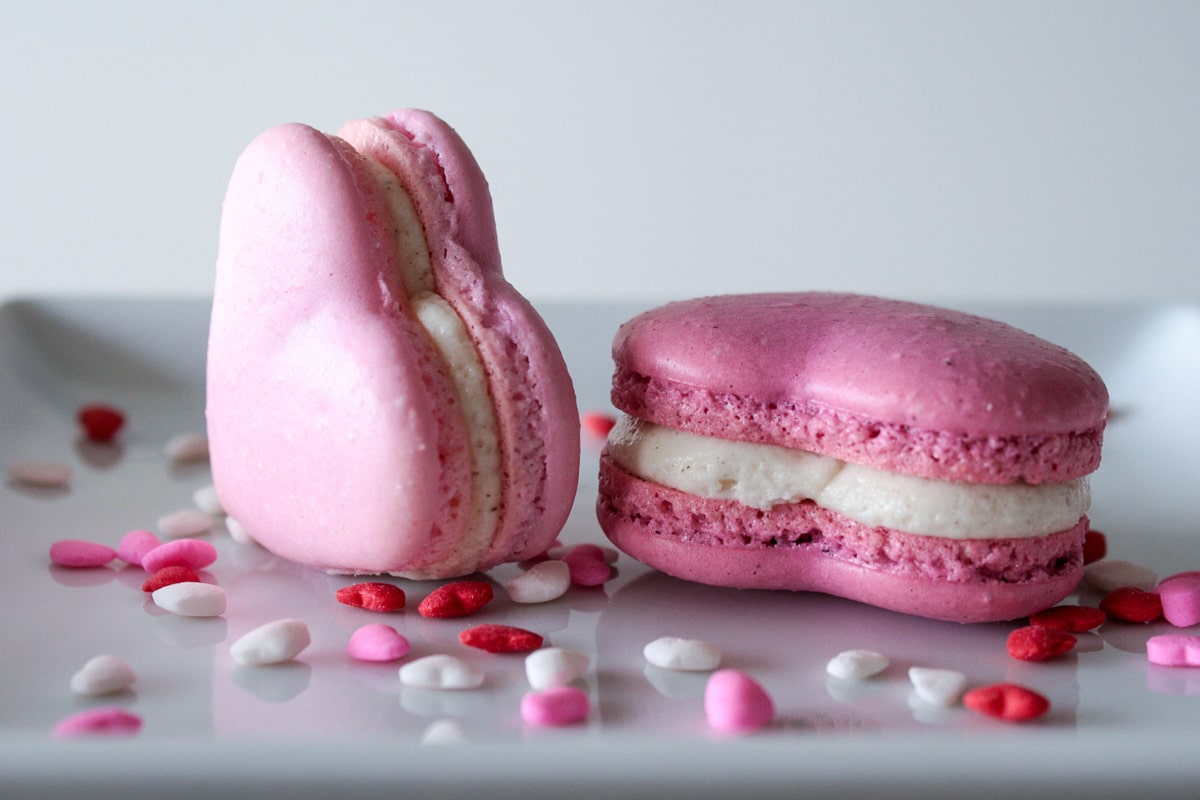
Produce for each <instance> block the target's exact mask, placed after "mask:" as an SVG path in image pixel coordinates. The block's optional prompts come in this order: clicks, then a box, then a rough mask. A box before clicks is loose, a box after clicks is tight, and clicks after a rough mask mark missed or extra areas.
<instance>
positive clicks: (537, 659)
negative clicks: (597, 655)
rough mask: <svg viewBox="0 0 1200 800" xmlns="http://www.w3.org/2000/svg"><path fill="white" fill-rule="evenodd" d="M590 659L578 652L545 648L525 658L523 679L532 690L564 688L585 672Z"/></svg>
mask: <svg viewBox="0 0 1200 800" xmlns="http://www.w3.org/2000/svg"><path fill="white" fill-rule="evenodd" d="M590 663H591V659H589V658H588V657H587V656H586V655H585V654H583V653H581V652H579V651H578V650H570V649H568V648H565V647H545V648H542V649H540V650H535V651H533V652H532V653H530V654H529V655H528V656H526V657H525V677H526V678H527V679H528V680H529V685H530V686H532V687H533V688H534V689H538V690H541V689H549V688H550V687H551V686H566V685H567V684H568V683H570V682H571V681H573V680H575V679H576V678H578V677H580V676H581V675H583V674H584V673H585V672H587V670H588V667H589V666H590Z"/></svg>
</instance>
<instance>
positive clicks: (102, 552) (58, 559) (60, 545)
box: [50, 539, 117, 569]
mask: <svg viewBox="0 0 1200 800" xmlns="http://www.w3.org/2000/svg"><path fill="white" fill-rule="evenodd" d="M116 557H117V551H116V550H113V549H112V548H111V547H109V546H108V545H106V544H99V543H97V542H85V541H83V540H81V539H63V540H61V541H57V542H55V543H54V544H52V545H50V560H51V561H52V562H54V563H55V564H57V565H58V566H60V567H71V568H73V569H86V568H88V567H103V566H104V565H105V564H107V563H108V562H110V561H112V560H113V559H114V558H116Z"/></svg>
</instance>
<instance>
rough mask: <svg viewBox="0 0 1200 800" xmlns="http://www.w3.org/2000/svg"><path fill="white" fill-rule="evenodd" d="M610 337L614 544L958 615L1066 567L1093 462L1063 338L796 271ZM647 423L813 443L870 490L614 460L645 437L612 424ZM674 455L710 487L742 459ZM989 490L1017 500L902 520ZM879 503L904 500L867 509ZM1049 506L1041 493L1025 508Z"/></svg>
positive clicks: (1080, 526) (606, 511)
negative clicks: (783, 281)
mask: <svg viewBox="0 0 1200 800" xmlns="http://www.w3.org/2000/svg"><path fill="white" fill-rule="evenodd" d="M613 358H614V361H615V363H616V371H615V374H614V378H613V391H612V398H613V403H614V405H615V406H616V407H617V408H619V409H621V410H622V411H623V412H625V414H626V421H623V422H622V423H621V424H619V425H618V426H617V428H616V429H615V431H614V433H613V435H612V436H613V438H610V440H609V443H608V445H607V446H606V449H605V452H604V454H603V455H602V459H601V472H600V494H599V500H598V504H597V512H598V516H599V520H600V523H601V526H602V527H603V528H604V530H605V532H606V533H607V535H608V536H609V538H610V539H612V541H613V542H614V543H615V544H616V545H617V546H618V547H619V548H621V549H622V550H624V551H625V552H626V553H628V554H630V555H632V556H633V557H635V558H638V559H640V560H642V561H644V562H646V563H648V564H650V565H652V566H654V567H656V568H658V569H660V570H662V571H664V572H667V573H670V574H672V575H676V576H678V577H682V578H688V579H692V580H696V581H700V582H704V583H711V584H716V585H722V586H734V587H739V588H766V589H790V590H812V591H820V592H826V593H830V594H834V595H838V596H842V597H846V598H850V599H854V600H859V601H862V602H866V603H870V604H873V605H877V606H881V607H884V608H889V609H893V610H896V611H902V612H906V613H911V614H917V615H920V616H927V617H933V618H937V619H946V620H954V621H958V622H976V621H990V620H1004V619H1015V618H1018V617H1022V616H1025V615H1028V614H1029V613H1032V612H1034V611H1038V610H1040V609H1042V608H1045V607H1047V606H1050V605H1053V604H1054V603H1055V602H1057V601H1058V600H1059V599H1061V598H1062V597H1064V596H1066V595H1067V594H1069V593H1070V592H1071V591H1072V590H1073V589H1074V588H1075V586H1076V585H1077V583H1078V582H1079V580H1080V578H1081V576H1082V568H1083V556H1082V546H1083V537H1084V534H1085V533H1086V530H1087V526H1088V520H1087V517H1086V513H1085V512H1086V507H1087V499H1088V494H1087V489H1086V486H1085V485H1084V484H1083V483H1082V482H1081V479H1082V478H1083V477H1084V476H1086V475H1088V474H1089V473H1091V472H1092V471H1094V470H1095V469H1096V468H1097V466H1098V465H1099V462H1100V450H1101V443H1102V437H1103V431H1104V428H1105V422H1106V416H1107V411H1108V394H1107V390H1106V389H1105V386H1104V383H1103V381H1102V380H1101V379H1100V377H1099V375H1097V374H1096V372H1095V371H1094V370H1093V369H1092V368H1091V367H1090V366H1089V365H1088V364H1086V363H1085V362H1084V361H1083V360H1082V359H1080V358H1079V357H1077V356H1075V355H1074V354H1072V353H1070V352H1068V351H1067V350H1065V349H1063V348H1061V347H1058V346H1056V345H1054V344H1051V343H1049V342H1046V341H1044V340H1042V339H1040V338H1038V337H1036V336H1033V335H1031V334H1029V333H1026V332H1024V331H1020V330H1017V329H1016V328H1013V327H1011V326H1009V325H1005V324H1002V323H1000V322H996V321H993V320H988V319H984V318H981V317H977V316H972V315H969V314H964V313H960V312H956V311H951V310H947V309H942V308H935V307H932V306H927V305H921V304H915V303H907V302H901V301H895V300H887V299H883V298H877V297H868V296H863V295H852V294H837V293H822V292H811V293H793V294H758V295H729V296H722V297H709V298H700V299H696V300H691V301H684V302H679V303H671V304H668V305H666V306H662V307H659V308H656V309H652V310H650V311H647V312H646V313H644V314H642V315H640V316H638V317H636V318H634V319H632V320H630V321H629V322H627V323H626V324H625V325H623V326H622V327H621V328H620V330H619V331H618V332H617V335H616V338H615V341H614V345H613ZM628 420H633V423H629V422H628ZM648 426H654V427H656V428H662V429H666V430H669V431H682V432H686V433H687V434H690V435H696V436H699V437H702V438H703V440H704V441H706V442H708V441H712V440H716V441H717V442H738V443H748V444H752V445H756V446H759V445H761V446H763V447H764V448H766V449H764V450H760V451H758V452H760V453H767V452H768V451H769V450H772V449H774V450H776V451H778V450H780V449H782V450H783V451H786V452H801V451H802V452H804V453H812V454H817V455H819V456H822V457H824V458H826V459H827V460H826V461H825V462H824V463H825V464H826V465H827V466H826V469H827V470H828V474H830V475H834V476H835V477H837V476H839V475H841V473H840V472H839V471H840V470H842V467H841V466H840V465H855V466H856V469H855V470H854V471H853V474H854V475H855V476H856V477H855V480H859V479H861V480H863V481H872V482H871V483H863V484H862V486H861V487H857V486H856V487H851V488H853V489H854V490H855V491H858V494H859V496H860V497H861V496H868V497H873V498H874V500H873V501H872V502H873V503H874V506H873V507H870V508H867V509H865V513H861V514H859V515H858V516H854V515H851V514H850V512H848V511H845V510H842V509H841V507H840V506H839V507H836V508H835V507H834V506H833V504H832V503H830V504H829V505H828V507H827V506H826V505H823V503H824V502H825V501H824V500H821V501H818V499H817V498H816V497H812V496H807V495H804V496H799V495H797V496H796V497H794V498H792V499H790V500H786V501H772V504H771V505H770V506H769V507H765V506H764V505H763V504H760V505H752V504H747V503H745V502H739V500H737V499H730V498H729V497H726V496H723V495H721V494H720V492H716V491H715V490H714V493H713V494H708V495H705V494H702V493H698V492H696V491H692V490H691V489H690V488H687V487H686V486H685V485H684V484H682V483H681V484H679V485H674V484H670V483H666V482H664V481H663V480H659V479H653V480H652V479H649V478H648V477H646V475H644V474H642V473H639V471H638V470H639V469H640V468H641V467H640V466H638V467H635V466H631V463H632V462H637V463H638V464H641V463H642V462H641V459H642V457H643V453H644V451H636V450H633V449H631V448H634V447H636V446H640V445H630V444H628V442H629V441H631V440H632V439H631V437H633V436H641V435H642V431H643V430H644V429H646V428H647V427H648ZM618 445H619V446H618ZM631 452H632V453H633V455H630V453H631ZM750 460H753V459H750ZM784 460H785V461H786V459H784ZM860 466H861V467H865V468H868V469H867V470H866V471H864V470H859V469H857V467H860ZM689 469H692V471H693V474H695V473H703V474H708V473H709V472H710V470H711V471H712V472H711V474H712V476H713V477H712V478H711V479H710V482H711V483H712V484H713V485H714V486H716V485H717V478H718V477H720V479H721V480H720V485H721V487H724V486H726V485H727V484H728V485H734V484H736V483H737V482H738V481H740V480H741V477H740V475H742V474H750V473H753V472H754V471H755V470H754V469H753V468H751V467H747V468H746V469H744V470H743V471H742V473H739V477H737V479H736V480H735V479H734V477H728V478H726V477H722V476H723V475H724V473H719V472H718V471H719V470H721V469H725V467H724V466H719V465H716V464H714V463H711V462H709V463H704V464H694V465H692V466H691V467H689ZM771 469H774V468H773V467H772V468H771ZM762 471H763V470H759V472H762ZM767 471H769V470H767ZM847 474H849V473H847ZM872 475H882V476H883V477H882V478H872V477H871V476H872ZM892 476H901V477H900V478H899V479H896V480H893V477H892ZM768 477H770V476H768ZM827 480H829V481H832V480H834V478H828V479H827ZM846 481H849V478H848V477H847V478H846ZM688 486H690V484H688ZM897 486H899V487H900V488H895V487H897ZM962 487H983V488H982V489H978V490H976V489H974V488H972V489H967V490H965V491H962V492H960V491H959V490H960V489H961V488H962ZM989 487H994V491H993V488H989ZM1060 490H1061V492H1060ZM839 491H843V492H844V491H845V486H842V487H841V488H839ZM972 492H974V494H972ZM872 493H875V494H874V495H872ZM1039 493H1040V495H1039V498H1036V499H1034V500H1029V499H1026V497H1025V496H1026V495H1029V494H1039ZM1054 493H1057V494H1054ZM997 494H999V495H1003V497H1004V498H1005V499H1004V502H1005V503H1010V502H1011V509H1013V513H1012V515H1011V518H1012V520H1014V521H1010V522H1007V523H1006V525H1007V528H1005V529H1004V532H1003V533H987V534H983V533H979V532H978V528H975V527H972V526H971V525H970V524H964V525H963V526H960V529H959V530H949V531H944V530H941V529H940V528H939V529H937V530H925V529H924V528H918V527H916V526H912V527H910V526H908V525H907V524H906V523H905V522H904V520H907V519H910V518H913V517H915V516H917V513H916V512H914V511H913V508H914V505H916V506H920V507H919V508H918V509H917V511H919V512H920V513H921V514H923V515H924V517H923V519H924V518H930V517H931V516H934V517H938V519H936V520H935V523H936V525H942V524H943V523H944V522H945V520H946V519H947V518H953V517H954V516H955V514H957V513H958V508H959V507H961V506H971V507H972V508H974V509H975V511H973V512H972V513H974V514H975V515H976V517H973V518H969V519H974V518H977V517H978V516H979V513H980V512H979V509H985V510H986V509H987V508H988V507H989V506H988V503H990V502H991V500H990V499H989V498H990V497H992V496H993V495H997ZM914 496H919V497H920V499H919V500H918V501H917V502H916V503H915V504H914V502H912V501H911V500H910V498H911V497H914ZM937 496H950V497H951V500H948V501H945V505H944V508H945V509H946V512H945V513H942V511H941V508H943V506H938V505H936V503H941V502H943V501H941V500H937V501H934V500H930V501H929V504H926V505H921V504H925V503H926V499H925V498H926V497H937ZM822 497H824V495H822ZM1049 497H1054V498H1059V497H1065V498H1067V499H1068V500H1069V501H1070V502H1069V503H1059V501H1058V500H1057V499H1053V500H1047V499H1046V498H1049ZM972 498H975V499H972ZM979 498H982V499H979ZM955 503H958V504H959V505H957V506H956V505H954V504H955ZM1035 503H1040V505H1035ZM930 504H932V505H930ZM972 504H974V505H972ZM882 506H890V508H891V512H895V513H892V517H894V518H895V519H897V520H901V521H900V522H896V523H894V524H889V523H888V522H882V521H880V519H882V517H881V516H880V515H877V514H876V513H875V512H876V511H877V510H878V508H879V507H882ZM1049 506H1054V508H1055V509H1056V510H1055V512H1054V515H1053V516H1050V515H1042V516H1041V517H1040V518H1039V516H1038V515H1040V514H1042V511H1041V509H1042V508H1043V507H1049ZM1005 507H1006V508H1009V506H1005ZM1063 507H1067V508H1068V510H1067V511H1065V512H1064V511H1061V510H1058V509H1061V508H1063ZM930 509H933V510H932V511H931V510H930ZM1028 509H1033V510H1032V511H1028V515H1029V517H1030V518H1029V519H1028V522H1027V521H1026V519H1025V516H1024V515H1025V514H1026V513H1027V510H1028ZM861 511H863V510H862V509H859V510H858V511H856V512H855V513H859V512H861ZM910 512H912V513H910ZM931 525H933V523H931ZM946 525H947V526H949V525H950V523H946ZM935 527H936V526H935ZM1012 528H1015V529H1013V530H1009V529H1012Z"/></svg>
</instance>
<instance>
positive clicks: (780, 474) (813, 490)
mask: <svg viewBox="0 0 1200 800" xmlns="http://www.w3.org/2000/svg"><path fill="white" fill-rule="evenodd" d="M608 452H609V455H610V456H611V457H612V459H613V460H614V461H615V462H616V463H617V464H618V465H619V466H620V467H622V468H623V469H624V470H625V471H627V472H629V473H631V474H633V475H636V476H638V477H639V478H643V479H645V480H649V481H653V482H654V483H658V484H661V485H663V486H667V487H669V488H672V489H677V490H679V491H681V492H687V493H688V494H692V495H697V496H699V497H704V498H707V499H711V500H734V501H736V502H738V503H742V504H743V505H747V506H750V507H752V508H757V509H761V510H764V511H766V510H770V509H771V508H774V507H775V506H778V505H782V504H786V503H798V502H801V501H803V500H811V501H813V502H815V503H816V504H817V505H819V506H822V507H824V508H828V509H829V510H831V511H835V512H837V513H839V514H841V515H843V516H845V517H848V518H850V519H852V520H855V521H856V522H861V523H863V524H864V525H872V526H882V527H886V528H893V529H895V530H901V531H906V532H908V533H915V534H920V535H924V536H940V537H944V538H950V539H1007V538H1027V537H1034V536H1045V535H1046V534H1049V533H1056V532H1058V531H1062V530H1066V529H1068V528H1071V527H1073V526H1074V525H1076V524H1077V523H1078V522H1079V519H1080V518H1081V517H1082V516H1083V515H1084V514H1086V513H1087V510H1088V506H1089V505H1090V504H1091V492H1090V490H1089V488H1088V483H1087V480H1086V479H1083V478H1079V479H1076V480H1072V481H1067V482H1065V483H1053V484H1041V485H1039V486H1031V485H1028V484H1001V485H993V484H981V483H974V484H970V483H952V482H949V481H935V480H930V479H928V478H918V477H915V476H912V475H902V474H899V473H896V472H888V471H886V470H879V469H874V468H872V467H866V466H862V465H860V464H851V463H848V462H845V461H839V460H838V459H835V458H830V457H828V456H823V455H819V454H817V453H810V452H807V451H804V450H794V449H791V448H787V447H780V446H777V445H767V444H754V443H751V442H735V441H729V440H725V439H716V438H713V437H709V436H701V435H699V434H695V433H688V432H685V431H679V430H674V429H671V428H664V427H662V426H659V425H654V424H652V423H649V422H644V421H642V420H637V419H634V418H632V417H629V416H623V417H622V418H621V419H620V420H619V421H618V423H617V425H616V427H614V428H613V430H612V433H611V434H610V435H609V439H608Z"/></svg>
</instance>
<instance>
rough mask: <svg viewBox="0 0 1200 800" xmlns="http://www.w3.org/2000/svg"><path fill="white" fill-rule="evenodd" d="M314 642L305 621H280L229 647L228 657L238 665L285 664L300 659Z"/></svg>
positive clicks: (257, 629) (258, 629)
mask: <svg viewBox="0 0 1200 800" xmlns="http://www.w3.org/2000/svg"><path fill="white" fill-rule="evenodd" d="M311 642H312V637H311V636H310V635H309V632H308V625H306V624H304V622H303V621H302V620H298V619H279V620H275V621H274V622H268V623H267V624H265V625H260V626H258V627H257V628H255V629H254V630H252V631H250V632H249V633H247V634H245V635H243V636H242V637H241V638H239V639H238V640H237V641H236V642H234V643H233V644H232V645H231V646H230V648H229V654H230V655H231V656H233V660H234V661H236V662H238V663H239V664H247V665H252V666H265V665H268V664H282V663H283V662H285V661H291V660H292V659H294V658H295V657H296V656H298V655H300V653H301V651H303V650H304V648H306V647H308V645H309V644H310V643H311Z"/></svg>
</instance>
